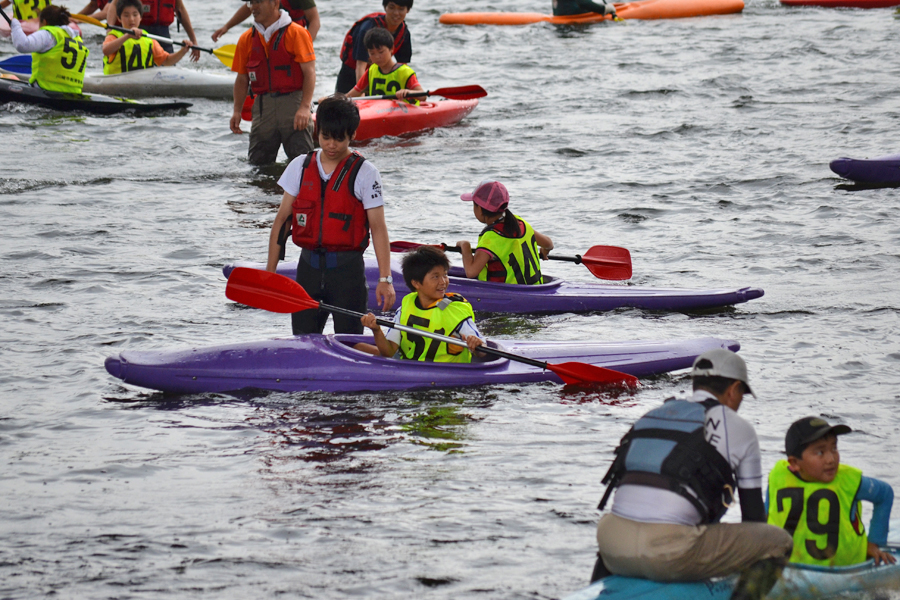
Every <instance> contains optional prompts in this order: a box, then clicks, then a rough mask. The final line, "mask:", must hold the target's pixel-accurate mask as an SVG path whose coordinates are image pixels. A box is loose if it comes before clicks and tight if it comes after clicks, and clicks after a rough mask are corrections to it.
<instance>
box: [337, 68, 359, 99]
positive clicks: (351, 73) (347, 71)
mask: <svg viewBox="0 0 900 600" xmlns="http://www.w3.org/2000/svg"><path fill="white" fill-rule="evenodd" d="M356 82H357V79H356V69H351V68H350V67H348V66H347V65H346V64H342V65H341V70H340V72H339V73H338V78H337V83H336V84H335V86H334V91H335V93H337V94H346V93H347V92H349V91H350V90H352V89H353V86H354V85H356Z"/></svg>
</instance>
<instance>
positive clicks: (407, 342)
mask: <svg viewBox="0 0 900 600" xmlns="http://www.w3.org/2000/svg"><path fill="white" fill-rule="evenodd" d="M418 297H419V294H418V293H417V292H411V293H409V294H407V295H406V296H405V297H404V298H403V302H402V303H401V305H400V323H401V324H403V325H406V326H408V327H415V328H416V329H423V330H425V331H431V332H433V333H439V334H441V335H447V336H449V335H452V334H454V333H456V331H457V329H458V328H459V326H460V325H462V323H463V321H465V320H466V319H474V318H475V312H474V311H473V310H472V305H471V304H469V303H468V301H466V299H465V298H463V297H462V296H460V295H459V294H445V295H444V299H443V300H441V301H440V302H438V303H437V304H435V305H434V306H431V307H430V308H420V307H419V305H418V303H417V302H416V299H417V298H418ZM459 343H460V346H461V347H460V346H453V347H452V348H453V349H452V350H450V349H449V348H448V347H447V343H446V342H439V341H437V340H433V339H431V338H427V337H423V336H419V335H415V334H409V333H406V332H405V331H403V332H401V338H400V354H401V355H402V356H403V358H405V359H408V360H421V361H432V362H451V363H470V362H472V353H471V352H469V349H468V348H466V343H465V342H463V341H462V340H460V341H459Z"/></svg>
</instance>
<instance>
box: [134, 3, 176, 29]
mask: <svg viewBox="0 0 900 600" xmlns="http://www.w3.org/2000/svg"><path fill="white" fill-rule="evenodd" d="M141 4H143V5H144V6H143V16H142V17H141V26H150V25H161V26H165V27H168V26H169V25H171V24H172V23H173V22H175V0H141Z"/></svg>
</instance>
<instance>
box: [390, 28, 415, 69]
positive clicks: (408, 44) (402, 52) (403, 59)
mask: <svg viewBox="0 0 900 600" xmlns="http://www.w3.org/2000/svg"><path fill="white" fill-rule="evenodd" d="M405 29H406V31H404V32H403V43H402V44H401V45H400V48H398V49H397V53H396V54H394V58H396V59H397V62H399V63H404V64H406V63H410V62H412V37H411V36H410V35H409V26H407V27H406V28H405Z"/></svg>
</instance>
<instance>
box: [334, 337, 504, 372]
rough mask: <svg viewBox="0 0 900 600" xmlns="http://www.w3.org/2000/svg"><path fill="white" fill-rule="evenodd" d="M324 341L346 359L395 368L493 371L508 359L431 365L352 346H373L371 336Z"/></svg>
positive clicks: (486, 358)
mask: <svg viewBox="0 0 900 600" xmlns="http://www.w3.org/2000/svg"><path fill="white" fill-rule="evenodd" d="M325 341H326V343H327V344H329V345H330V346H331V348H332V349H333V350H334V351H335V352H336V353H338V354H342V355H344V356H346V357H348V358H354V359H356V360H360V361H365V362H373V363H379V362H383V363H385V364H386V365H393V366H396V365H397V363H398V362H399V363H401V364H402V365H403V366H404V368H405V367H410V368H417V367H418V366H422V367H428V368H433V367H435V366H438V367H446V368H448V369H495V368H497V367H498V366H500V365H503V364H504V363H508V362H509V359H507V358H501V357H499V356H493V355H485V356H484V358H478V357H477V356H476V357H475V360H473V361H472V362H471V363H469V364H456V363H433V362H424V361H414V360H401V359H396V358H385V357H383V356H374V355H372V354H369V353H368V352H363V351H362V350H357V349H356V348H354V346H355V345H356V344H358V343H360V342H363V343H366V344H374V343H375V339H374V338H373V337H372V336H371V335H349V334H334V335H329V336H325ZM487 345H488V346H489V347H490V348H496V349H498V350H504V348H503V346H501V345H500V344H498V343H497V342H495V341H493V340H488V341H487Z"/></svg>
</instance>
